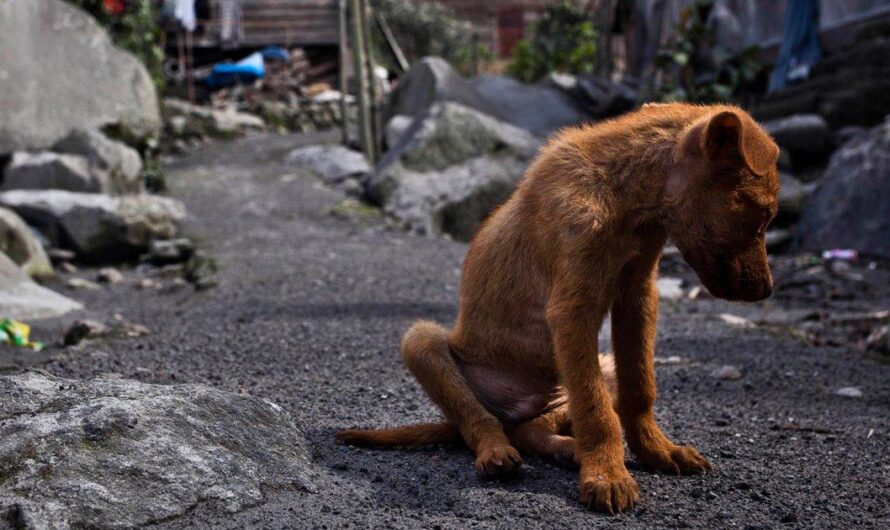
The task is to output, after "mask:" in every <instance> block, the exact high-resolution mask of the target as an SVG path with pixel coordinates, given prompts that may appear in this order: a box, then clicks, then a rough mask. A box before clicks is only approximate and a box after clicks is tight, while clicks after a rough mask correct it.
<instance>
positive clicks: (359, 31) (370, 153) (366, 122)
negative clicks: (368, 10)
mask: <svg viewBox="0 0 890 530" xmlns="http://www.w3.org/2000/svg"><path fill="white" fill-rule="evenodd" d="M349 7H350V14H351V16H352V35H351V37H352V38H351V39H350V42H351V43H352V61H353V76H354V77H355V81H356V90H357V92H358V114H359V116H358V117H359V120H358V121H359V123H358V125H359V128H358V130H359V140H360V141H361V144H362V150H363V151H364V153H365V157H366V158H367V159H368V162H370V163H371V164H375V163H377V157H376V151H375V149H374V144H375V142H374V130H373V126H372V121H373V120H372V114H371V106H372V102H371V101H370V91H369V87H368V77H367V75H366V73H367V72H366V64H367V61H366V59H365V47H364V45H363V43H364V42H365V37H364V33H365V32H364V25H363V24H362V12H363V11H364V2H362V0H349Z"/></svg>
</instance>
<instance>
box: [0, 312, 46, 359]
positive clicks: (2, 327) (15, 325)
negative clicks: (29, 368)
mask: <svg viewBox="0 0 890 530" xmlns="http://www.w3.org/2000/svg"><path fill="white" fill-rule="evenodd" d="M30 335H31V326H29V325H27V324H25V323H24V322H19V321H18V320H12V319H10V318H6V319H3V320H0V344H10V345H12V346H20V347H23V348H28V349H31V350H34V351H40V350H42V349H43V343H42V342H37V341H33V342H32V341H31V340H29V337H30Z"/></svg>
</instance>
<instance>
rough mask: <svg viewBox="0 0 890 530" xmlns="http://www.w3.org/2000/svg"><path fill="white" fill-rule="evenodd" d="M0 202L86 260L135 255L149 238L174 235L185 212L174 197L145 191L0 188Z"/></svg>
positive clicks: (103, 259)
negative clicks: (2, 190)
mask: <svg viewBox="0 0 890 530" xmlns="http://www.w3.org/2000/svg"><path fill="white" fill-rule="evenodd" d="M0 205H3V206H6V207H8V208H10V209H12V210H15V211H16V213H18V214H19V215H21V216H22V217H23V218H24V219H25V220H26V221H28V223H30V224H31V225H33V226H35V227H36V228H37V229H38V230H40V231H41V232H43V233H44V234H45V235H46V236H47V237H48V238H49V239H50V241H51V242H52V243H53V245H54V246H58V247H62V248H70V249H72V250H74V251H75V252H76V253H77V255H78V257H80V258H81V259H84V260H88V261H108V260H115V261H118V260H121V259H128V258H131V257H136V256H138V255H139V254H140V253H142V252H143V251H145V250H146V249H147V248H148V244H149V242H150V241H152V240H153V239H170V238H172V237H173V236H175V235H176V231H177V224H178V223H179V222H180V221H182V220H183V219H184V218H185V207H184V206H183V205H182V203H180V202H179V201H176V200H174V199H170V198H166V197H158V196H154V195H146V194H142V195H126V196H122V197H115V196H109V195H100V194H97V193H75V192H70V191H59V190H51V191H25V190H16V191H7V192H5V193H0Z"/></svg>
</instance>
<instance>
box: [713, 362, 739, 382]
mask: <svg viewBox="0 0 890 530" xmlns="http://www.w3.org/2000/svg"><path fill="white" fill-rule="evenodd" d="M711 377H714V378H716V379H721V380H723V381H738V380H739V379H741V378H742V372H741V370H739V369H738V368H736V367H735V366H731V365H726V366H721V367H720V368H717V369H715V370H713V371H712V372H711Z"/></svg>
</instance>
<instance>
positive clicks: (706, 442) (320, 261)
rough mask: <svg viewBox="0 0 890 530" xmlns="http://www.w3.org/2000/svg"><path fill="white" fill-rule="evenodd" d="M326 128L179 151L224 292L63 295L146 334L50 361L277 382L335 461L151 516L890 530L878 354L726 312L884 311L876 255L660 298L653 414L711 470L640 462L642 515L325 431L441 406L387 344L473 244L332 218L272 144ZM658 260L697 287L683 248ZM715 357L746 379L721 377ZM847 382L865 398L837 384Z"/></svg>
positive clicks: (93, 370)
mask: <svg viewBox="0 0 890 530" xmlns="http://www.w3.org/2000/svg"><path fill="white" fill-rule="evenodd" d="M331 139H332V137H331V136H330V135H314V136H313V135H306V136H299V137H275V136H261V137H253V138H248V139H244V140H239V141H237V142H234V143H229V144H217V145H213V146H209V147H207V148H205V149H204V150H202V151H200V152H198V153H195V154H193V155H190V156H188V157H187V158H185V159H183V160H180V161H177V162H174V163H172V164H170V165H169V167H168V180H169V184H170V186H171V189H172V192H171V193H172V194H173V195H174V196H176V197H178V198H180V199H182V200H183V201H185V203H186V204H187V206H188V208H189V212H190V219H189V222H188V226H187V229H188V232H189V233H190V234H191V235H192V236H194V237H195V238H196V239H197V240H198V241H199V245H200V246H201V247H202V248H204V249H206V250H208V251H209V252H210V253H211V254H212V255H213V256H214V257H215V258H216V259H217V260H218V262H219V265H220V269H221V270H220V273H219V281H220V285H219V287H217V288H215V289H211V290H209V291H204V292H199V293H193V292H192V290H191V289H189V288H182V289H178V290H177V289H172V288H164V289H161V290H140V289H137V288H136V287H134V283H135V281H136V280H137V279H138V278H139V277H141V276H144V275H147V274H148V272H147V271H144V270H137V269H128V270H125V271H124V272H125V275H126V276H127V282H126V283H124V284H121V285H115V286H109V287H104V288H103V289H102V290H99V291H76V292H74V291H69V292H68V293H69V294H70V295H71V296H73V297H74V298H78V299H81V300H82V301H84V302H85V303H86V305H87V306H88V307H89V308H90V311H89V312H90V316H93V317H95V318H98V319H102V320H104V321H111V320H112V319H113V317H114V315H115V314H118V315H120V316H121V317H123V318H124V319H126V320H128V321H132V322H137V323H140V324H144V325H146V326H148V327H149V328H150V329H151V330H153V332H154V333H153V334H152V335H150V336H147V337H140V338H122V339H115V340H104V341H95V342H91V343H87V344H85V345H82V346H79V347H75V348H67V349H61V348H54V349H52V350H50V351H49V353H50V354H51V356H52V359H53V360H51V361H50V362H48V363H47V364H45V365H43V366H42V368H44V369H46V370H48V371H50V372H52V373H54V374H57V375H61V376H66V377H77V378H82V377H91V376H94V375H97V374H103V373H109V372H111V373H117V374H120V375H121V376H123V377H131V378H136V379H140V380H144V381H150V382H157V383H178V382H201V383H206V384H210V385H213V386H216V387H220V388H224V389H228V390H231V391H235V392H238V391H243V392H250V393H252V394H255V395H258V396H261V397H264V398H267V399H269V400H272V401H274V402H276V403H278V404H280V405H281V406H283V407H285V408H286V409H288V410H289V411H291V412H292V413H293V414H294V415H295V416H296V417H297V418H298V419H299V420H300V423H301V424H302V427H303V430H304V432H305V435H306V437H307V438H308V440H309V441H310V443H311V444H312V445H313V446H314V459H315V463H316V465H317V466H318V467H319V469H321V470H322V471H324V472H325V479H324V480H323V481H322V483H320V485H319V488H318V489H317V491H315V492H313V493H307V492H301V491H269V492H267V493H268V495H267V497H268V499H267V502H265V503H264V504H262V505H259V506H256V507H254V508H251V509H248V510H246V511H243V512H241V513H237V514H226V513H224V512H223V511H221V510H218V509H216V508H215V507H213V506H199V507H197V508H196V509H195V510H194V511H192V512H190V513H189V514H188V515H187V516H185V517H182V518H180V519H176V520H173V521H169V522H166V523H164V524H163V525H162V526H164V527H168V528H186V527H195V526H199V527H202V526H219V527H230V528H243V527H265V528H282V527H293V528H348V527H353V528H386V527H399V528H467V527H479V528H579V527H616V526H617V527H635V528H636V527H639V528H644V527H645V528H651V527H695V528H722V527H739V528H777V527H788V528H838V527H842V528H843V527H846V528H888V527H890V510H888V500H887V499H888V497H890V459H888V456H887V455H888V449H890V444H888V436H890V416H888V407H890V385H888V380H890V365H888V364H886V363H885V362H881V361H879V360H877V359H876V358H875V357H872V356H868V355H866V354H865V353H863V352H862V351H861V350H860V349H859V348H858V347H857V346H856V344H855V343H853V342H848V343H846V344H841V345H839V346H838V345H835V346H832V345H829V344H837V342H836V341H816V343H818V344H822V345H819V346H814V345H812V344H811V343H807V342H806V341H803V340H801V339H800V338H796V337H795V336H794V335H793V334H792V333H787V332H785V331H783V330H782V329H781V327H779V326H772V327H764V326H761V327H758V328H757V329H744V328H739V327H733V326H730V325H728V324H727V323H725V322H723V321H721V320H720V318H718V315H719V314H720V313H732V314H735V315H740V316H744V317H746V318H749V319H751V320H755V321H758V320H764V319H779V320H782V321H784V320H788V319H792V320H793V318H797V317H794V316H793V315H799V314H801V313H805V312H807V311H810V310H811V309H813V308H814V307H815V308H819V309H822V310H823V311H827V312H828V313H830V314H834V313H836V312H842V313H852V312H867V311H875V310H879V309H887V308H888V306H890V294H888V289H887V284H888V282H887V279H888V278H890V275H888V274H887V273H886V270H883V269H880V268H879V269H878V270H877V271H867V272H866V274H870V275H872V276H875V275H877V278H878V281H877V283H875V284H874V285H878V286H879V287H877V288H861V287H856V286H855V285H854V286H853V287H851V288H850V293H851V294H849V295H844V296H835V295H834V294H829V295H824V294H823V293H822V292H821V291H818V288H816V291H814V290H813V289H814V288H812V287H806V286H805V287H802V288H801V289H802V290H801V291H798V292H797V294H794V293H793V292H791V293H784V294H783V293H782V292H780V293H779V294H778V295H777V296H776V297H774V298H773V299H771V300H768V301H766V302H763V303H760V304H756V305H752V306H741V305H733V304H728V303H724V302H719V301H715V300H712V299H709V298H706V297H702V298H699V299H696V300H689V299H682V300H679V301H673V302H670V301H663V303H662V318H661V325H660V327H659V342H658V355H659V357H662V358H667V357H670V356H679V357H680V358H681V359H680V360H679V361H678V362H674V363H667V364H663V365H660V366H659V368H658V377H659V389H660V398H659V401H658V404H657V414H658V417H659V419H660V421H661V423H662V426H663V427H664V429H665V430H666V432H667V433H669V435H671V436H672V437H674V439H675V440H676V441H679V442H683V443H691V444H694V445H695V446H696V447H697V448H698V449H699V450H701V452H702V454H704V455H705V456H706V457H707V458H709V459H710V461H711V462H712V464H713V465H714V467H715V471H714V472H713V473H712V474H709V475H706V476H699V477H673V476H666V475H660V474H657V473H654V472H650V471H647V470H644V469H641V468H640V466H638V465H637V464H636V463H635V462H633V460H632V459H630V460H629V461H628V465H629V466H630V467H631V472H632V473H633V475H634V476H635V477H636V479H637V480H638V482H639V484H640V489H641V492H642V502H641V503H640V505H639V506H638V507H637V509H636V510H635V511H634V512H632V513H627V514H623V515H620V516H616V517H608V516H603V515H598V514H595V513H591V512H588V511H586V510H585V509H583V507H582V506H581V505H580V503H579V502H578V500H577V496H578V494H577V479H576V474H575V472H574V471H572V470H566V469H562V468H559V467H557V466H555V465H552V464H550V463H548V462H546V461H543V460H541V459H538V458H534V457H529V458H527V459H526V466H525V467H524V474H523V476H522V477H521V479H519V480H516V481H512V482H504V483H501V482H493V483H486V482H480V480H479V479H477V478H476V474H475V470H474V468H473V460H472V457H471V455H470V454H469V452H468V451H466V450H465V449H463V448H460V447H431V448H429V449H425V450H419V451H373V450H365V449H356V448H350V447H344V446H339V445H336V444H335V443H334V441H333V432H334V431H335V430H337V429H341V428H344V427H351V426H391V425H399V424H405V423H409V422H419V421H429V420H433V419H436V418H438V413H437V411H436V410H435V409H434V408H433V407H432V405H431V404H430V402H429V401H428V400H427V399H426V398H425V396H424V395H423V394H422V392H421V390H420V388H419V387H418V385H417V384H415V382H414V381H413V380H412V378H411V377H410V376H409V374H408V372H407V371H406V369H405V368H404V367H403V366H402V364H401V361H400V357H399V354H398V350H397V345H398V342H399V338H400V334H401V333H402V332H403V331H404V330H405V328H406V327H407V326H408V325H409V323H410V322H411V321H412V320H413V319H416V318H419V317H422V318H429V319H434V320H438V321H441V322H445V323H449V322H451V321H452V319H453V318H454V317H455V313H456V302H457V287H458V279H459V277H458V276H459V270H460V266H461V260H462V258H463V255H464V252H465V249H466V247H465V245H463V244H458V243H454V242H449V241H446V240H444V239H435V238H424V237H415V236H410V235H407V234H405V233H403V232H401V231H399V230H397V229H392V228H389V227H387V225H386V223H385V222H382V221H380V220H373V219H372V220H361V219H360V220H355V219H353V220H348V219H342V218H338V217H335V216H331V215H329V213H328V210H329V208H330V207H332V206H334V205H336V204H338V203H340V201H342V200H343V198H344V197H343V195H342V194H340V193H339V192H336V191H332V190H330V189H326V188H324V187H323V186H321V185H320V184H319V183H318V182H317V181H315V180H314V179H313V178H311V177H310V176H308V175H305V174H303V173H301V171H300V170H299V168H289V167H285V166H283V165H281V163H280V162H279V161H280V160H281V159H282V157H283V154H284V153H286V152H287V151H288V150H289V149H292V148H294V147H295V146H296V145H297V144H298V143H312V142H318V141H329V140H331ZM664 266H665V268H666V269H668V271H669V273H670V274H671V275H674V276H681V277H683V278H685V279H686V280H687V281H688V286H690V287H691V286H693V285H695V284H696V283H695V280H694V276H692V275H691V274H690V272H689V271H688V269H687V268H685V266H684V265H681V264H680V262H678V261H677V260H676V259H673V258H671V259H666V261H665V265H664ZM789 266H790V265H789ZM93 273H94V271H90V270H83V271H81V272H80V273H77V275H80V276H85V277H90V274H93ZM161 281H162V282H164V281H166V280H163V279H162V280H161ZM881 282H883V283H881ZM841 294H842V295H843V294H844V293H841ZM789 315H791V316H789ZM783 319H784V320H783ZM66 322H67V321H51V322H48V323H43V324H40V325H38V326H37V329H36V330H35V332H34V333H35V335H37V336H42V337H43V338H48V337H54V336H56V335H57V334H59V333H61V332H62V330H64V326H65V324H66ZM723 365H733V366H735V367H737V368H738V369H739V370H741V372H742V374H743V377H742V378H741V379H740V380H736V381H725V380H719V379H717V378H715V377H713V376H712V375H711V372H712V371H713V370H714V369H715V368H718V367H720V366H723ZM847 386H855V387H858V388H859V389H860V390H861V391H862V393H863V396H862V397H860V398H848V397H842V396H839V395H836V394H835V392H836V391H837V389H839V388H841V387H847Z"/></svg>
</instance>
